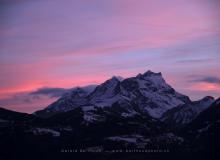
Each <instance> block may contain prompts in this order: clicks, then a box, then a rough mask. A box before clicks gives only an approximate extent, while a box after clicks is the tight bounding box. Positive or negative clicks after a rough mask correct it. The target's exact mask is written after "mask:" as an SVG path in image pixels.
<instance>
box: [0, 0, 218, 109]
mask: <svg viewBox="0 0 220 160" xmlns="http://www.w3.org/2000/svg"><path fill="white" fill-rule="evenodd" d="M219 8H220V1H219V0H0V107H4V108H8V109H12V110H16V111H21V112H28V113H32V112H33V111H36V110H38V109H42V108H45V107H46V106H47V105H48V104H50V103H51V102H53V101H54V100H56V99H57V98H58V97H59V96H60V94H59V93H62V92H63V90H64V89H63V88H72V87H74V86H84V85H88V84H99V83H101V82H103V81H105V80H106V79H108V78H111V77H112V76H113V75H116V76H117V75H120V76H122V77H129V76H135V75H136V74H138V73H143V72H145V71H147V70H151V71H154V72H162V74H163V77H164V78H165V79H166V81H167V82H168V83H169V84H170V85H171V86H172V87H173V88H175V89H176V90H177V91H179V92H181V93H183V94H186V95H188V96H190V98H191V99H192V100H197V99H200V98H202V97H204V96H206V95H210V96H214V97H220V11H219ZM45 90H46V91H45ZM54 93H57V94H54Z"/></svg>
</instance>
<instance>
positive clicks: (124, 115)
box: [0, 71, 220, 155]
mask: <svg viewBox="0 0 220 160" xmlns="http://www.w3.org/2000/svg"><path fill="white" fill-rule="evenodd" d="M219 107H220V99H216V100H215V99H214V98H213V97H210V96H207V97H204V98H202V99H201V100H198V101H191V100H190V98H189V97H188V96H186V95H183V94H181V93H179V92H177V91H175V89H173V88H172V87H171V86H170V85H169V84H167V82H166V81H165V80H164V78H163V76H162V74H161V73H154V72H152V71H147V72H145V73H143V74H138V75H137V76H135V77H130V78H126V79H123V78H121V77H116V76H114V77H112V78H111V79H109V80H107V81H105V82H104V83H102V84H100V85H97V86H94V85H92V86H87V87H76V88H73V89H71V90H69V91H68V92H67V93H65V94H64V95H62V97H61V98H59V99H58V100H57V101H55V102H54V103H52V104H50V105H49V106H47V107H46V108H45V109H43V110H39V111H36V112H35V113H33V114H24V113H18V112H13V111H9V110H6V109H3V108H1V109H0V139H1V141H0V143H3V144H2V145H4V146H5V147H4V150H3V153H4V154H5V155H8V154H9V152H8V150H10V148H11V147H15V148H16V149H17V150H16V152H17V153H20V152H22V150H23V149H24V148H25V149H27V150H30V148H29V147H30V145H35V146H36V151H37V152H40V153H45V152H55V151H58V150H59V149H61V148H64V149H65V148H74V149H80V148H83V149H85V150H89V149H99V150H102V151H106V150H112V149H121V148H123V149H124V148H125V149H128V148H130V149H156V148H157V149H158V148H161V149H165V148H168V149H169V150H171V151H173V152H191V151H193V152H204V151H205V152H207V151H210V152H211V151H216V152H218V151H219V149H218V148H219V147H217V146H218V144H219V142H220V138H219V136H218V135H219V133H220V131H219V129H220V108H219ZM15 135H16V136H15ZM14 136H15V137H16V138H15V139H14V138H13V142H12V140H11V138H12V137H14ZM14 141H15V142H14ZM21 143H22V148H21V147H20V146H19V144H21ZM48 148H49V149H48ZM48 150H49V151H48Z"/></svg>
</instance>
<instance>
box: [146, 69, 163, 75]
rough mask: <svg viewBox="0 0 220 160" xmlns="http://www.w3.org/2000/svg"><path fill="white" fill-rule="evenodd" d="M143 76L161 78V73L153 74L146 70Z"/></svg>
mask: <svg viewBox="0 0 220 160" xmlns="http://www.w3.org/2000/svg"><path fill="white" fill-rule="evenodd" d="M143 76H145V77H146V76H162V73H161V72H159V73H155V72H152V71H151V70H148V71H147V72H145V73H144V74H143Z"/></svg>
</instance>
